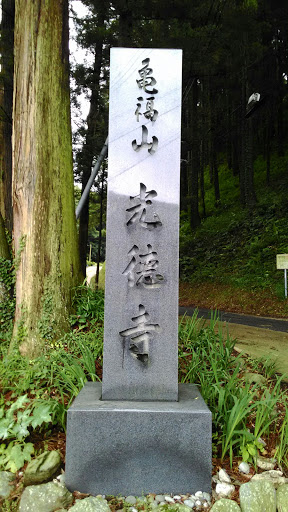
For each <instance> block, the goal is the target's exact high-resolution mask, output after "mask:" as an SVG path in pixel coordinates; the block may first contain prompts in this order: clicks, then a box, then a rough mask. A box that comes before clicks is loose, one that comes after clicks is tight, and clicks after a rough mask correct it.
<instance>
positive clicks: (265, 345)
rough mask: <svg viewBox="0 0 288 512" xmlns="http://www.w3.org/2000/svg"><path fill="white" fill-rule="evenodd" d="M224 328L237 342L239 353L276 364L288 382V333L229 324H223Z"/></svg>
mask: <svg viewBox="0 0 288 512" xmlns="http://www.w3.org/2000/svg"><path fill="white" fill-rule="evenodd" d="M222 328H227V329H228V332H229V336H230V337H232V338H235V339H236V340H237V342H236V347H235V348H236V350H237V351H238V352H245V353H246V354H249V355H250V356H252V357H257V358H259V357H264V358H265V359H266V360H270V361H271V362H275V368H276V369H277V371H278V372H280V373H282V374H284V375H285V376H286V377H285V380H288V333H284V332H278V331H271V330H270V329H261V328H257V327H251V326H245V325H239V324H232V323H229V324H227V322H222Z"/></svg>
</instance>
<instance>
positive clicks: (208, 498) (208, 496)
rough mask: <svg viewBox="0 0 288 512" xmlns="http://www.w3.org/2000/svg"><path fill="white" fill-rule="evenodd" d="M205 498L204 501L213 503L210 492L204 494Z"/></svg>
mask: <svg viewBox="0 0 288 512" xmlns="http://www.w3.org/2000/svg"><path fill="white" fill-rule="evenodd" d="M203 498H204V500H206V501H208V502H209V503H211V496H210V494H209V492H203Z"/></svg>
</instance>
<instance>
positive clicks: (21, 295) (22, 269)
mask: <svg viewBox="0 0 288 512" xmlns="http://www.w3.org/2000/svg"><path fill="white" fill-rule="evenodd" d="M14 59H15V63H14V66H15V67H14V103H13V107H14V111H13V183H12V192H13V209H14V243H15V254H17V253H18V258H19V261H20V263H19V267H18V270H17V276H16V317H15V326H14V333H13V341H12V343H13V342H14V343H15V342H17V343H19V347H20V351H21V353H22V354H23V355H28V356H29V357H33V356H36V355H37V354H39V352H41V348H42V346H43V344H44V343H45V342H46V343H49V342H53V341H54V340H55V339H57V337H59V336H60V335H61V334H62V333H63V331H67V330H68V329H69V322H68V317H69V313H70V308H71V295H72V291H73V287H74V286H76V285H77V284H79V279H80V275H81V274H80V263H79V253H78V247H77V245H78V241H77V234H76V222H75V211H74V197H73V171H72V143H71V125H70V100H69V66H68V0H33V1H27V0H16V5H15V51H14ZM19 254H21V255H20V257H19Z"/></svg>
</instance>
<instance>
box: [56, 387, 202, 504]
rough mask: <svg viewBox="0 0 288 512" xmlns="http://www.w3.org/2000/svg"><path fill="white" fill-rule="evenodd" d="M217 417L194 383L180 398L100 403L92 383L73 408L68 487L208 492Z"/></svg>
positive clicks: (183, 389)
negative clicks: (213, 422)
mask: <svg viewBox="0 0 288 512" xmlns="http://www.w3.org/2000/svg"><path fill="white" fill-rule="evenodd" d="M211 425H212V418H211V412H210V411H209V409H208V407H207V406H206V404H205V402H204V400H203V398H202V397H201V395H200V393H199V391H198V388H197V386H195V385H193V384H180V385H179V400H178V402H132V401H129V402H128V401H103V400H101V384H100V383H95V382H89V383H87V384H86V385H85V386H84V388H83V389H82V390H81V392H80V393H79V395H78V397H77V398H76V399H75V401H74V403H73V404H72V406H71V407H70V409H69V411H68V419H67V444H66V469H65V482H66V485H67V487H68V489H69V490H70V491H75V490H77V491H80V492H82V493H90V494H92V495H93V494H94V495H97V494H108V495H119V494H121V495H124V496H127V495H131V494H132V495H135V496H141V495H142V494H144V495H145V494H148V493H157V494H160V493H161V494H162V493H173V494H183V493H186V492H189V493H194V492H196V491H199V490H201V491H206V492H211V471H212V453H211V451H212V433H211Z"/></svg>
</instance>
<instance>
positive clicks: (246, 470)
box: [238, 461, 250, 475]
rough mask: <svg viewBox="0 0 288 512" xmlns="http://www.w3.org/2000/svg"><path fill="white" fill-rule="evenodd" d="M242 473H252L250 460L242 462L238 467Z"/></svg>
mask: <svg viewBox="0 0 288 512" xmlns="http://www.w3.org/2000/svg"><path fill="white" fill-rule="evenodd" d="M238 469H239V471H240V473H244V474H245V475H248V474H249V473H250V466H249V464H248V462H244V461H243V462H241V464H239V467H238Z"/></svg>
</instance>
